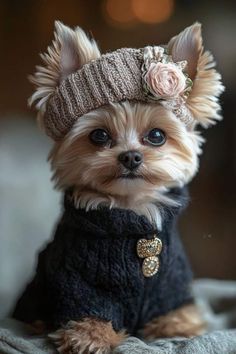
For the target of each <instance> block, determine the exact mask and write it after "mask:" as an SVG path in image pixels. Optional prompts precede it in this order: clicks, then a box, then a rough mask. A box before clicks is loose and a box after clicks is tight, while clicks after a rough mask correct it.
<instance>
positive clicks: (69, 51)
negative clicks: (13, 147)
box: [28, 21, 101, 119]
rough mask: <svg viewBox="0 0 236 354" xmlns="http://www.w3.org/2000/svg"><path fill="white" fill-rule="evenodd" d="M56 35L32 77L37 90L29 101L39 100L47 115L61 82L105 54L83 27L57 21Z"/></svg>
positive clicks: (39, 105) (39, 108)
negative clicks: (48, 102) (48, 106)
mask: <svg viewBox="0 0 236 354" xmlns="http://www.w3.org/2000/svg"><path fill="white" fill-rule="evenodd" d="M54 36H55V39H54V40H53V42H52V45H51V46H49V47H48V48H47V52H46V53H44V54H41V55H40V56H41V58H42V61H43V65H42V66H37V67H36V73H35V74H34V75H32V76H30V77H29V79H30V81H31V82H32V83H33V84H34V85H35V86H36V90H35V92H34V94H33V95H32V96H31V97H30V99H29V101H28V102H29V105H32V104H33V103H36V108H37V109H38V110H39V111H40V116H42V115H43V114H44V111H45V107H46V103H47V101H48V99H49V98H50V96H51V94H53V92H54V91H55V89H56V87H57V86H58V85H59V84H60V82H61V81H62V80H64V79H65V78H66V77H67V76H68V75H70V74H72V73H73V72H75V71H76V70H78V69H79V68H81V67H82V66H83V65H84V64H86V63H88V62H90V61H91V60H93V59H96V58H98V57H100V55H101V54H100V51H99V49H98V46H97V44H96V42H95V41H94V40H93V39H89V38H88V36H87V35H86V34H85V32H84V31H83V30H82V29H81V28H80V27H76V28H75V29H74V30H72V29H71V28H69V27H67V26H65V25H63V23H61V22H59V21H56V22H55V32H54ZM39 119H40V117H39Z"/></svg>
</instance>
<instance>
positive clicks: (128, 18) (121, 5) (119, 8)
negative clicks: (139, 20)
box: [103, 0, 135, 25]
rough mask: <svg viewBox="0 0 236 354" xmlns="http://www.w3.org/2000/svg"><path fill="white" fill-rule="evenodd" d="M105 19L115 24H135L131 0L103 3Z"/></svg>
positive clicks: (106, 0)
mask: <svg viewBox="0 0 236 354" xmlns="http://www.w3.org/2000/svg"><path fill="white" fill-rule="evenodd" d="M103 10H104V12H105V19H106V20H108V22H110V21H111V22H113V24H114V23H115V24H118V25H119V24H120V25H129V24H132V23H133V22H135V15H134V11H133V8H132V2H131V1H130V0H105V1H104V3H103Z"/></svg>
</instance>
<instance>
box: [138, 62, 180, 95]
mask: <svg viewBox="0 0 236 354" xmlns="http://www.w3.org/2000/svg"><path fill="white" fill-rule="evenodd" d="M144 80H145V82H146V83H147V85H148V87H149V89H150V91H151V93H152V94H153V95H154V96H156V97H159V98H164V99H170V98H176V97H178V96H179V95H180V94H181V93H182V92H183V91H184V89H185V87H186V77H185V75H184V74H183V72H182V71H181V69H179V68H178V67H177V66H176V65H175V64H172V63H167V64H164V63H160V62H158V63H151V64H150V66H149V69H148V71H147V73H146V74H145V76H144Z"/></svg>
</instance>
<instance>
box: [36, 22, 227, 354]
mask: <svg viewBox="0 0 236 354" xmlns="http://www.w3.org/2000/svg"><path fill="white" fill-rule="evenodd" d="M167 47H168V49H169V51H170V54H171V55H172V57H173V60H174V61H180V60H187V61H188V74H189V77H190V78H191V79H192V80H193V88H192V91H191V93H190V95H189V97H188V99H187V103H186V104H187V107H188V108H189V109H190V111H191V113H192V114H193V116H194V119H195V121H194V123H192V124H191V126H188V127H186V126H185V125H184V124H183V123H182V122H181V121H180V120H178V119H177V118H176V117H175V115H174V113H172V112H170V111H168V110H167V109H165V108H164V107H162V106H160V105H158V104H148V105H147V104H142V103H134V102H128V101H125V102H122V103H114V104H111V105H109V106H104V107H102V108H99V109H97V110H94V111H92V112H90V113H87V114H86V115H84V116H82V117H80V118H79V119H78V121H77V122H76V124H75V125H74V126H73V128H72V130H71V131H70V132H69V133H68V134H67V135H66V136H65V137H64V138H63V139H62V140H61V141H59V142H56V143H55V144H54V147H53V149H52V151H51V153H50V156H49V160H50V162H51V166H52V170H53V180H54V181H55V184H56V187H57V188H58V189H60V190H66V189H68V188H70V187H72V186H73V188H74V189H73V190H74V192H73V193H74V194H73V196H74V202H75V204H76V206H77V207H80V208H86V209H87V210H89V209H96V208H97V207H98V206H99V205H100V204H105V205H108V206H110V207H119V208H128V209H132V210H134V211H135V212H136V213H138V214H142V215H145V216H146V217H147V218H148V219H149V220H150V221H152V222H155V223H156V225H157V227H158V228H161V213H160V211H159V208H158V205H159V204H160V202H161V203H166V204H170V205H174V204H175V203H176V202H175V200H170V199H168V198H167V197H165V195H164V194H165V192H166V191H167V190H168V189H169V188H170V187H175V186H183V185H185V184H186V183H188V182H189V181H190V180H191V179H192V178H193V176H194V175H195V174H196V172H197V170H198V156H199V154H200V153H201V144H202V142H203V139H202V137H201V136H200V135H199V133H198V132H197V131H196V127H197V125H202V126H203V127H208V126H209V125H212V124H214V123H215V121H217V120H219V119H220V118H221V116H220V114H219V108H220V107H219V103H218V96H219V94H220V93H221V92H222V90H223V86H222V84H221V81H220V79H221V78H220V75H219V74H218V73H217V72H216V71H215V69H214V61H213V58H212V56H211V54H210V53H209V52H204V51H203V46H202V37H201V26H200V25H199V24H198V23H196V24H194V25H193V26H191V27H188V28H187V29H185V30H184V31H183V32H182V33H180V34H179V35H178V36H176V37H174V38H172V39H171V40H170V42H169V43H168V45H167ZM100 55H101V54H100V51H99V49H98V47H97V45H96V43H95V41H94V40H90V39H89V38H88V37H87V36H86V34H85V33H84V32H83V30H82V29H80V28H79V27H77V28H76V29H75V30H72V29H70V28H68V27H66V26H64V25H62V24H61V23H59V22H57V23H56V32H55V40H54V42H53V44H52V46H51V47H49V48H48V51H47V53H46V54H43V55H42V59H43V62H44V66H40V67H37V73H36V74H35V75H34V76H32V77H31V81H32V82H33V83H34V84H35V85H36V87H37V89H36V91H35V93H34V94H33V95H32V97H31V99H30V104H32V103H34V102H35V101H37V104H36V107H37V109H38V111H39V116H38V117H39V121H40V123H41V126H42V127H43V115H44V112H45V107H46V104H47V101H48V99H49V98H50V96H51V95H52V94H53V92H54V91H55V89H56V87H57V85H58V84H59V83H60V82H61V81H62V80H63V79H65V78H66V77H67V76H68V75H70V74H71V73H73V72H74V71H76V70H78V69H79V68H81V67H82V66H83V65H84V64H85V63H88V62H90V61H91V60H93V59H96V58H98V57H99V56H100ZM98 128H102V129H105V130H106V131H108V132H109V134H110V136H111V138H112V142H113V144H112V148H111V146H105V147H98V146H96V145H94V144H92V143H91V141H90V140H89V134H90V133H91V132H92V131H93V130H95V129H98ZM154 128H159V129H161V130H162V131H164V132H165V134H166V137H167V140H166V143H165V144H164V145H162V146H161V147H153V146H150V145H148V144H146V143H144V141H143V136H144V135H145V134H146V133H147V132H149V131H150V130H152V129H154ZM128 150H137V151H139V152H141V153H142V154H143V163H142V165H141V166H140V168H139V170H138V175H139V177H140V178H136V179H132V180H131V179H128V178H121V177H122V176H123V175H125V174H126V173H127V171H126V169H125V167H123V166H122V165H121V164H120V163H119V162H118V159H117V157H118V155H119V154H120V153H121V152H123V151H128ZM201 330H202V323H201V321H200V320H199V317H198V314H197V313H196V311H195V310H193V308H192V307H186V309H180V310H176V311H174V312H172V313H170V314H168V315H167V316H166V317H163V318H159V319H156V320H154V321H152V323H151V324H150V325H147V327H146V328H145V330H144V335H146V336H147V337H158V336H174V335H185V336H192V335H195V334H199V333H200V332H201ZM55 338H56V341H57V342H58V343H59V347H60V349H59V351H60V352H73V353H74V352H76V353H92V352H93V353H97V354H98V353H102V354H105V353H108V352H109V351H110V349H111V348H113V347H114V346H116V345H117V344H118V343H119V342H120V341H121V340H122V339H123V338H124V334H123V333H115V332H114V330H113V329H112V327H111V324H110V323H106V324H105V323H102V322H98V321H97V320H95V319H85V320H84V321H82V322H72V323H70V324H69V327H68V328H66V329H61V330H59V331H58V332H57V333H56V335H55V336H54V339H55Z"/></svg>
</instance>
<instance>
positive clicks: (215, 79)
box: [168, 23, 224, 128]
mask: <svg viewBox="0 0 236 354" xmlns="http://www.w3.org/2000/svg"><path fill="white" fill-rule="evenodd" d="M168 51H169V53H170V54H171V55H172V58H173V60H174V61H175V62H177V61H181V60H187V62H188V65H187V73H188V75H189V77H190V79H191V80H192V81H193V87H192V90H191V92H190V94H189V97H188V99H187V102H186V105H187V107H188V108H189V109H190V111H191V113H192V115H193V117H194V119H195V123H196V124H201V125H202V126H203V127H205V128H207V127H208V126H209V125H212V124H214V123H215V121H217V120H220V119H221V115H220V113H219V111H220V104H219V101H218V98H219V96H220V94H221V93H222V92H223V90H224V86H223V85H222V81H221V75H220V74H219V73H218V72H217V71H216V70H215V68H214V67H215V61H214V58H213V56H212V55H211V53H210V52H208V51H204V48H203V44H202V33H201V25H200V24H199V23H195V24H193V25H192V26H190V27H187V28H186V29H185V30H184V31H183V32H181V33H180V34H179V35H177V36H175V37H173V38H172V39H171V40H170V42H169V44H168ZM196 124H195V125H196Z"/></svg>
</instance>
